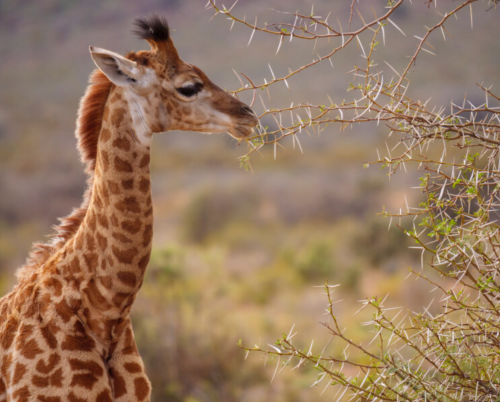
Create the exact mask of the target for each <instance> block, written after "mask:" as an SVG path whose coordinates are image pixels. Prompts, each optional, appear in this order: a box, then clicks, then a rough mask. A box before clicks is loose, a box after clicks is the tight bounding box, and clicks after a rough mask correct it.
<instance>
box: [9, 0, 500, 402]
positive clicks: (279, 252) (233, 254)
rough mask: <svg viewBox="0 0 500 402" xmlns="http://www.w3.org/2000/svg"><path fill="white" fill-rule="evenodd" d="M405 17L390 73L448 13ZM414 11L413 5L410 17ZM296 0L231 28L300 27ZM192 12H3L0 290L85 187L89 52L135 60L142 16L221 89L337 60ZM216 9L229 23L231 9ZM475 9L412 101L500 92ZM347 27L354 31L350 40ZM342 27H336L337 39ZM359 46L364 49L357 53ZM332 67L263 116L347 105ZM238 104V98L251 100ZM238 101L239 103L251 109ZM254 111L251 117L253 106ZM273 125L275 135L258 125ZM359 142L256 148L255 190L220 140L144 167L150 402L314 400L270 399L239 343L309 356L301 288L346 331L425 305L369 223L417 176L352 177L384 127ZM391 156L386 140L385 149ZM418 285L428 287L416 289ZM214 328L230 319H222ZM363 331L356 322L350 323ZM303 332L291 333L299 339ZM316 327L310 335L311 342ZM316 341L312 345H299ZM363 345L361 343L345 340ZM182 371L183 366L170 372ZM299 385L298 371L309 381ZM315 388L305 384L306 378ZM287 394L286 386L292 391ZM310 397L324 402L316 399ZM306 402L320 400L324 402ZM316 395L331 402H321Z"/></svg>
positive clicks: (294, 389)
mask: <svg viewBox="0 0 500 402" xmlns="http://www.w3.org/2000/svg"><path fill="white" fill-rule="evenodd" d="M350 3H351V2H348V1H345V0H336V1H327V0H322V1H317V2H315V6H314V10H315V14H316V15H322V16H325V17H326V15H327V14H328V13H329V12H330V11H331V12H332V16H331V17H330V18H331V20H330V21H332V20H334V19H335V18H338V19H339V20H341V21H347V20H348V19H349V12H350V9H349V7H350ZM386 3H387V1H386V0H367V1H361V2H359V3H358V6H359V9H360V12H361V13H362V14H364V15H366V16H367V17H368V16H370V15H372V8H373V9H374V10H376V12H377V13H379V14H381V13H382V12H383V6H384V5H385V4H386ZM414 3H419V4H413V5H412V4H410V3H408V4H405V6H404V7H403V8H402V9H401V10H400V11H398V12H397V13H396V14H395V15H394V20H395V21H396V22H397V24H398V26H400V27H401V28H402V29H403V30H404V31H405V33H406V36H403V35H401V34H400V33H399V32H398V31H397V30H396V29H395V28H393V27H390V26H388V27H387V28H386V31H387V35H386V46H385V47H381V48H379V50H378V52H379V53H378V54H377V56H376V58H377V60H378V62H379V63H380V64H381V67H380V68H384V69H387V66H386V65H385V64H384V63H383V60H386V61H388V62H389V63H390V64H391V65H393V66H394V67H395V68H398V67H401V66H402V65H403V63H405V62H407V60H408V58H405V57H402V55H405V56H406V55H411V54H412V53H413V52H414V49H415V45H416V44H417V43H418V42H417V39H415V38H414V37H413V35H417V36H421V35H423V34H425V27H424V26H425V25H427V26H430V24H431V23H432V21H437V20H438V19H439V18H440V17H439V15H438V14H437V12H438V11H439V12H441V13H443V12H445V11H446V9H447V7H448V5H447V4H440V5H439V6H440V7H441V8H438V9H437V10H436V9H434V6H432V7H431V8H428V7H427V5H425V4H423V1H420V2H419V1H417V2H414ZM420 3H422V4H420ZM311 4H312V3H311V2H306V1H301V0H287V1H285V0H279V1H278V0H275V1H264V0H240V1H239V3H238V5H237V6H236V8H235V12H236V13H237V14H238V15H240V16H243V15H246V18H247V20H249V21H253V20H254V18H255V15H257V17H258V21H259V23H260V22H261V21H268V22H270V21H271V20H273V19H279V20H283V19H284V18H287V17H286V16H282V15H277V14H275V13H274V12H273V11H271V10H270V8H274V9H278V10H289V11H295V10H300V11H301V12H304V13H305V14H309V13H310V11H311ZM204 5H205V2H204V1H194V0H189V1H180V0H168V1H165V0H163V1H160V0H158V1H156V0H146V1H141V2H134V1H130V0H126V1H117V0H108V1H105V2H102V1H96V0H90V1H85V2H73V1H63V0H47V1H45V0H44V1H43V2H34V1H31V2H18V1H13V0H3V1H0V54H1V55H2V56H1V60H2V62H1V63H0V83H1V84H0V194H1V197H0V291H1V292H2V294H3V293H5V292H7V291H8V289H10V287H11V285H12V283H13V272H14V270H15V268H16V267H17V266H19V265H20V264H22V263H23V261H24V259H25V257H26V256H27V253H28V250H29V248H30V245H31V243H32V242H33V241H35V240H41V239H43V236H44V235H46V234H49V233H50V226H51V225H52V224H54V223H56V219H57V217H60V216H64V215H66V214H68V213H69V212H70V210H71V208H73V207H75V206H77V205H79V203H80V200H81V196H82V193H83V189H84V182H85V177H84V175H83V172H82V166H81V164H80V162H79V157H78V154H77V152H76V147H75V145H76V141H75V138H74V135H73V132H74V129H75V117H76V111H77V107H78V102H79V99H80V97H81V96H82V95H83V93H84V91H85V88H86V85H87V79H88V76H89V75H90V72H91V71H92V70H93V69H94V64H93V62H92V60H91V58H90V55H89V52H88V46H89V45H94V46H99V47H103V48H107V49H110V50H113V51H116V52H118V53H122V54H124V53H126V52H127V51H129V50H140V49H147V44H146V43H144V42H143V41H139V40H138V39H136V38H134V36H133V35H131V34H130V30H131V27H132V25H131V24H132V21H133V19H134V18H135V17H137V16H141V15H145V14H148V13H151V12H157V13H161V14H164V15H165V16H167V18H168V20H169V23H170V25H171V28H172V30H173V39H174V42H175V44H176V46H177V48H178V49H179V53H180V55H181V57H182V58H183V59H185V60H187V61H189V62H192V63H193V64H196V65H198V66H199V67H200V68H202V69H203V70H204V71H205V72H206V73H207V75H208V76H209V77H210V78H211V79H212V80H213V81H214V82H216V83H217V84H218V85H220V86H221V87H223V88H227V89H236V88H237V87H238V86H239V82H238V80H237V78H236V76H235V75H234V73H233V71H232V69H233V68H234V69H235V70H236V71H237V72H244V73H245V74H247V75H248V76H249V77H254V78H256V79H258V81H259V82H261V81H262V80H263V79H264V78H267V79H268V80H269V78H270V77H271V72H270V70H269V66H268V64H270V65H271V66H272V69H273V71H274V74H276V75H277V76H278V75H281V74H283V73H284V72H286V71H287V69H288V68H289V67H290V68H297V67H299V66H300V65H302V64H306V63H308V62H309V61H311V60H312V58H313V57H315V56H314V55H315V53H319V54H323V53H325V51H326V50H328V49H329V48H330V47H331V45H328V44H318V46H317V47H314V43H311V42H306V41H304V42H301V43H298V42H297V41H295V42H293V43H286V42H285V43H284V44H283V46H282V48H281V49H280V52H279V53H278V55H276V54H275V53H276V48H277V45H278V41H277V40H276V41H275V42H274V43H273V42H272V41H269V39H268V37H266V36H263V35H260V34H259V33H256V34H255V36H254V38H253V39H252V43H251V44H250V45H249V46H247V43H248V41H249V37H250V34H251V31H250V30H248V29H244V28H243V27H240V26H238V25H235V26H234V28H233V29H232V30H231V31H230V22H229V21H226V20H225V19H224V17H223V16H217V17H215V18H214V19H213V20H210V18H211V17H212V15H213V12H212V11H206V10H205V9H204ZM226 6H228V7H229V6H230V5H229V4H226ZM486 8H487V7H486V2H484V4H482V5H481V6H478V7H475V9H474V10H475V14H474V29H473V30H471V27H470V19H468V18H464V15H462V16H461V18H459V19H458V20H457V21H454V22H453V23H452V24H449V25H448V26H447V27H446V28H447V30H448V32H449V33H450V37H449V38H448V40H447V41H443V38H442V37H440V36H439V35H438V34H436V35H435V36H433V37H432V38H431V43H432V45H433V46H434V47H435V48H436V49H435V52H436V53H437V54H438V57H434V56H432V55H429V54H423V55H421V56H420V58H419V59H418V62H417V65H416V68H415V71H414V72H413V73H412V75H411V79H412V87H411V90H410V92H411V93H410V95H411V96H414V97H416V98H418V99H421V100H423V101H426V100H427V99H428V98H429V97H432V100H431V104H432V103H433V104H435V105H437V106H438V105H444V106H446V107H448V105H449V102H450V100H453V101H455V102H457V103H462V101H463V98H464V96H465V94H467V99H468V100H470V101H471V102H472V103H480V102H482V101H483V98H482V95H479V94H480V91H478V90H477V89H476V88H475V83H476V82H482V83H484V84H485V85H487V86H489V85H493V84H494V85H495V87H498V84H499V83H500V76H499V74H498V66H499V65H500V52H499V51H498V45H497V42H498V40H497V37H498V36H497V34H498V33H499V31H500V26H499V24H498V13H499V11H497V10H491V11H489V12H486V11H485V10H486ZM359 24H360V21H359V18H355V19H354V22H353V28H354V27H355V26H359ZM346 28H347V26H345V27H344V29H346ZM366 40H367V41H368V40H369V38H368V36H367V37H366ZM328 46H330V47H328ZM332 62H333V66H334V68H333V69H332V67H331V66H330V65H329V64H328V63H326V64H325V65H319V66H317V67H315V68H314V69H311V71H308V72H306V73H305V74H302V75H298V76H296V77H294V78H293V79H291V80H290V81H289V84H290V88H291V89H290V91H288V90H287V88H286V87H285V86H284V85H283V86H281V87H277V88H273V89H272V101H270V100H269V99H268V98H267V95H266V93H265V92H262V98H263V100H264V102H265V103H266V105H267V106H271V107H273V106H274V107H277V106H282V105H289V104H290V103H291V102H292V101H293V102H295V103H297V102H298V101H300V100H303V101H304V100H307V101H311V102H315V103H318V104H322V103H328V100H327V97H326V95H327V94H329V95H330V96H331V97H332V99H333V100H334V102H341V101H342V99H348V97H349V96H351V95H350V94H348V93H347V92H346V89H347V88H348V84H349V82H350V80H351V76H350V75H346V74H345V73H346V72H347V71H349V70H351V69H352V68H353V65H354V63H362V58H360V56H359V49H357V48H356V45H352V46H350V47H349V48H347V49H346V50H345V51H343V52H341V53H339V55H338V57H337V56H335V57H333V58H332ZM245 96H246V98H245ZM245 96H244V98H245V99H246V100H247V101H250V99H249V98H248V96H247V95H245ZM255 109H256V111H257V112H259V113H260V112H262V105H261V104H260V101H257V102H256V104H255ZM263 124H264V125H270V126H272V125H273V124H274V123H273V121H272V119H267V120H265V121H263ZM368 127H369V126H364V127H360V128H359V131H354V130H348V131H346V132H344V133H342V134H339V133H338V127H335V126H330V127H328V128H327V130H325V131H324V132H323V133H322V134H321V135H320V136H315V135H311V136H308V135H307V133H303V135H302V136H301V143H302V148H303V149H304V151H305V153H304V155H301V153H300V151H299V150H298V149H295V150H294V149H293V148H292V146H291V143H288V144H286V143H285V145H286V146H287V148H286V149H285V150H282V149H279V150H278V157H277V159H276V160H274V158H273V150H272V149H267V150H265V151H264V152H263V157H262V158H261V157H260V156H256V157H254V159H253V160H252V165H253V171H254V173H253V174H252V173H249V172H246V171H244V170H243V169H240V168H239V167H238V161H237V157H238V156H240V155H242V154H243V153H244V150H243V149H238V147H237V143H236V141H235V140H233V139H231V138H229V137H228V136H225V135H217V136H204V135H201V134H196V133H186V132H172V133H168V134H162V135H158V136H157V138H155V140H154V149H153V157H152V168H153V194H154V204H155V205H154V208H155V215H156V221H155V225H156V227H155V239H154V242H155V251H154V255H153V259H152V263H151V267H150V270H149V272H148V274H147V279H146V283H145V285H144V289H143V291H142V292H141V296H140V299H139V301H138V304H137V306H135V308H134V322H135V325H136V330H137V334H138V341H139V344H140V347H141V351H142V353H143V355H144V357H145V362H146V366H147V368H148V372H150V375H151V376H152V380H153V383H154V386H155V395H156V396H155V397H156V398H157V399H155V400H158V401H160V400H162V401H164V400H168V401H179V402H181V401H183V402H196V401H200V402H201V401H250V400H252V401H255V400H263V399H264V398H272V400H273V401H297V402H299V401H305V400H310V399H311V395H312V394H311V393H310V392H316V391H305V389H306V388H307V387H308V386H309V385H310V383H309V384H302V383H297V382H296V380H295V379H294V378H293V377H289V376H291V374H287V375H285V376H284V377H283V378H282V379H281V380H275V382H274V383H273V385H272V386H269V384H268V382H269V379H270V376H271V375H272V371H273V370H274V366H273V367H270V368H269V370H268V371H270V373H271V375H267V374H266V373H267V372H266V371H262V370H261V368H260V367H261V366H260V364H261V363H262V362H247V363H243V353H242V352H241V351H240V350H239V349H238V348H237V346H236V342H237V340H238V338H241V337H244V338H245V339H247V340H248V341H249V342H254V343H257V342H259V339H261V338H262V337H263V336H266V337H267V338H269V339H265V340H262V339H261V340H262V343H263V344H264V345H265V344H266V343H268V342H271V343H272V341H273V337H274V335H279V333H280V331H282V330H283V328H285V327H287V328H289V327H291V326H292V324H294V323H297V328H299V329H300V330H301V331H303V332H304V331H306V332H307V335H308V339H310V338H312V337H313V335H314V336H317V337H319V339H321V337H322V336H324V335H322V334H321V332H320V329H319V328H318V326H317V322H318V321H320V320H321V311H322V308H323V305H324V303H325V301H324V300H322V299H321V296H320V292H319V291H317V289H313V288H312V286H313V285H321V284H323V283H324V281H325V279H329V280H330V283H342V284H343V286H342V287H341V289H343V290H341V292H343V293H342V294H343V295H344V296H345V299H346V300H347V303H348V306H346V307H345V310H343V311H341V312H340V315H341V316H343V317H345V318H346V317H349V316H350V315H351V313H352V312H353V311H355V310H357V306H356V305H355V304H354V303H350V305H349V302H353V301H355V300H359V299H360V298H363V297H365V296H369V295H372V294H375V293H379V294H382V293H384V292H385V293H387V292H389V291H390V292H391V294H392V295H393V296H394V297H395V300H396V301H399V302H401V303H404V304H405V305H408V306H409V307H411V306H412V305H417V304H418V305H420V304H421V303H424V302H425V300H427V299H428V295H427V293H426V292H427V290H426V289H425V288H424V287H420V285H415V284H411V285H409V284H407V283H404V282H402V278H403V277H404V276H405V274H406V271H404V268H405V267H406V266H408V265H411V266H414V265H417V266H418V265H420V256H419V255H414V254H412V253H411V252H409V251H408V250H407V248H406V246H407V245H408V244H407V242H406V238H405V237H404V236H403V235H402V234H401V233H400V232H398V231H396V230H395V229H394V230H392V229H391V231H387V225H388V223H387V222H386V221H384V220H383V219H382V218H380V217H377V216H375V213H376V212H380V211H381V210H382V205H385V206H386V207H387V208H389V209H391V208H392V209H393V210H394V209H399V208H400V207H402V206H404V205H405V195H406V196H407V198H408V200H409V201H410V203H416V202H417V200H418V199H419V196H420V195H419V192H418V191H417V190H409V187H412V186H415V185H416V184H415V183H416V181H417V180H416V179H417V177H418V172H408V173H407V174H405V173H400V174H398V175H396V176H394V177H392V178H391V180H390V181H389V180H387V178H386V177H385V176H384V174H383V173H382V172H380V171H378V170H377V169H373V168H370V169H363V167H362V165H363V163H364V162H367V161H370V160H374V159H376V148H380V149H385V148H386V144H385V141H386V140H387V138H386V133H385V128H384V127H379V128H377V127H376V126H373V127H370V129H368ZM389 141H390V140H389ZM422 286H423V285H422ZM221 312H224V313H223V314H222V313H221ZM362 318H363V317H360V319H362ZM299 319H301V320H302V322H301V323H298V320H299ZM311 327H313V328H317V330H318V331H317V332H318V334H316V333H315V334H311V333H310V331H311ZM309 335H311V336H309ZM357 335H359V336H360V337H363V336H365V334H362V333H360V334H357ZM181 363H182V364H181ZM306 370H307V369H306ZM311 375H312V376H313V374H311ZM290 384H293V385H290ZM318 394H319V392H318ZM314 395H316V398H317V399H315V400H323V399H319V396H317V394H314ZM326 397H327V394H325V399H324V400H327V398H326Z"/></svg>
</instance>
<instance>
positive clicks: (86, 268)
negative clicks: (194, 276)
mask: <svg viewBox="0 0 500 402" xmlns="http://www.w3.org/2000/svg"><path fill="white" fill-rule="evenodd" d="M135 33H136V34H137V35H139V36H140V37H141V38H143V39H145V40H147V41H148V43H149V44H150V47H151V50H149V51H139V52H131V53H129V54H127V55H126V56H125V57H123V56H120V55H119V54H117V53H114V52H111V51H109V50H105V49H101V48H98V47H90V52H91V56H92V59H93V60H94V62H95V64H96V65H97V67H98V69H97V70H95V71H94V72H93V73H92V75H91V78H90V85H89V87H88V88H87V91H86V93H85V95H84V97H83V98H82V101H81V103H80V108H79V112H78V120H77V129H76V136H77V138H78V148H79V150H80V153H81V157H82V160H83V162H84V163H85V164H86V172H87V174H88V188H87V191H86V192H85V195H84V199H83V202H82V204H81V206H80V207H79V208H77V209H75V210H74V211H73V212H72V213H71V214H70V215H69V216H68V217H66V218H64V219H62V221H61V224H60V225H59V226H58V227H57V228H56V230H57V232H56V234H55V236H54V237H53V241H52V242H51V243H49V244H37V245H35V247H34V250H33V251H32V253H31V255H30V257H29V259H28V261H27V263H26V265H25V266H24V267H22V268H21V269H19V270H18V273H17V276H18V284H17V285H16V286H15V287H14V289H13V290H12V291H11V292H10V293H9V294H7V295H6V296H4V297H3V298H2V299H0V402H7V401H8V402H10V401H16V402H26V401H45V402H65V401H68V402H86V401H89V402H90V401H98V402H111V401H113V402H125V401H127V402H130V401H149V400H150V394H151V385H150V382H149V380H148V378H147V376H146V373H145V369H144V364H143V362H142V360H141V357H140V356H139V353H138V351H137V346H136V344H135V341H134V334H133V330H132V325H131V322H130V316H129V315H130V309H131V306H132V304H133V302H134V300H135V297H136V295H137V292H138V291H139V289H140V287H141V285H142V282H143V278H144V273H145V270H146V267H147V265H148V262H149V257H150V254H151V242H152V236H153V209H152V201H151V184H150V169H149V159H150V146H151V140H152V136H153V133H159V132H164V131H169V130H190V131H199V132H204V133H221V132H228V133H229V134H231V135H232V136H233V137H235V138H247V137H248V136H250V135H251V134H252V129H253V127H255V126H256V124H257V123H258V120H257V117H256V115H255V114H254V113H253V111H252V110H251V109H250V108H249V107H248V106H247V105H245V104H244V103H242V102H240V101H239V100H238V99H236V98H234V97H233V96H231V95H229V94H227V93H226V92H225V91H223V90H222V89H221V88H219V87H217V86H216V85H215V84H213V83H212V82H211V81H210V80H209V79H208V77H207V76H206V75H205V74H204V73H203V71H201V70H200V69H199V68H198V67H196V66H194V65H191V64H189V63H186V62H184V61H183V60H181V59H180V57H179V55H178V53H177V50H176V49H175V47H174V44H173V42H172V39H171V37H170V32H169V29H168V25H167V22H166V21H165V20H164V19H163V18H162V17H159V16H151V17H148V18H142V19H138V20H136V30H135Z"/></svg>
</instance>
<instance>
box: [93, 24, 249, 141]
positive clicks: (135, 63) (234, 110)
mask: <svg viewBox="0 0 500 402" xmlns="http://www.w3.org/2000/svg"><path fill="white" fill-rule="evenodd" d="M135 24H136V27H137V29H136V30H135V31H134V33H135V34H137V35H138V36H139V37H141V38H143V39H145V40H147V41H148V43H149V45H150V46H151V50H149V51H140V52H131V53H129V54H127V56H126V57H122V56H120V55H119V54H116V53H114V52H111V51H109V50H105V49H100V48H97V47H92V46H91V47H90V52H91V55H92V58H93V60H94V62H95V64H96V65H97V67H98V68H99V69H100V70H101V71H102V72H103V73H104V74H105V75H106V76H107V77H108V79H109V80H110V81H111V82H112V83H113V84H115V85H116V86H117V87H120V89H121V91H122V96H123V97H124V98H125V100H126V101H127V102H128V104H129V109H130V110H131V113H132V114H136V115H137V116H136V117H137V120H138V121H141V122H142V124H143V125H144V126H146V127H147V128H148V129H149V130H150V132H151V133H155V132H164V131H170V130H189V131H199V132H203V133H222V132H228V133H229V134H230V135H232V136H233V137H235V138H238V139H241V138H246V137H249V136H250V135H251V134H252V129H253V127H255V126H256V125H257V123H258V119H257V117H256V115H255V113H254V112H253V111H252V109H250V108H249V107H248V106H247V105H245V104H244V103H243V102H240V101H239V100H238V99H236V98H235V97H233V96H231V95H229V94H228V93H227V92H225V91H224V90H222V89H221V88H219V87H218V86H217V85H215V84H214V83H213V82H212V81H210V79H209V78H208V77H207V76H206V75H205V73H203V71H202V70H200V69H199V68H198V67H196V66H194V65H192V64H189V63H187V62H185V61H183V60H181V58H180V57H179V55H178V53H177V50H176V48H175V47H174V44H173V42H172V39H171V37H170V33H169V28H168V25H167V22H166V20H165V19H163V18H162V17H159V16H152V17H149V18H140V19H137V20H136V22H135Z"/></svg>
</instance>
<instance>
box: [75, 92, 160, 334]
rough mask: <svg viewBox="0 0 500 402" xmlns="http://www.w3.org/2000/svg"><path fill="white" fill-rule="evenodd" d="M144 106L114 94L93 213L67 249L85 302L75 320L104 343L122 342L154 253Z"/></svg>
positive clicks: (103, 138)
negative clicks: (125, 323)
mask: <svg viewBox="0 0 500 402" xmlns="http://www.w3.org/2000/svg"><path fill="white" fill-rule="evenodd" d="M139 107H140V105H136V104H134V103H133V102H132V100H131V99H130V98H127V95H126V94H124V93H123V90H122V89H121V88H118V87H114V88H113V89H112V91H111V93H110V95H109V98H108V101H107V103H106V108H105V111H104V117H103V124H102V129H101V133H100V137H99V143H98V152H97V161H96V168H95V176H94V183H93V190H92V198H91V200H90V205H89V209H88V211H87V214H86V216H85V219H84V221H83V222H82V225H81V226H80V228H79V230H78V232H77V233H76V235H75V237H74V238H73V239H72V241H71V244H70V245H69V247H70V248H73V250H71V251H72V252H71V251H70V252H69V253H68V255H73V257H71V259H70V261H67V262H68V263H69V271H70V272H68V275H70V276H71V278H72V280H73V281H74V282H75V283H74V288H76V289H77V292H78V293H79V295H80V297H81V306H82V307H81V308H80V309H79V311H78V312H77V314H78V316H79V317H80V319H82V320H83V321H84V322H85V323H86V324H87V325H88V326H89V327H90V329H91V331H92V332H93V333H94V334H95V335H96V336H97V337H98V338H99V339H101V340H102V341H104V342H112V341H113V339H115V338H116V337H117V336H119V334H117V333H115V332H116V328H118V327H120V326H119V323H120V322H122V321H123V320H124V318H126V317H128V314H129V312H130V307H131V305H132V303H133V301H134V300H135V296H136V294H137V292H138V291H139V288H140V287H141V285H142V282H143V278H144V272H145V269H146V266H147V264H148V262H149V257H150V254H151V240H152V233H153V232H152V228H153V209H152V201H151V185H150V169H149V158H150V148H149V141H150V140H151V135H152V133H151V132H148V126H147V123H146V122H145V120H144V119H143V117H142V116H141V113H142V111H141V109H139ZM133 108H135V109H133ZM75 297H77V296H75Z"/></svg>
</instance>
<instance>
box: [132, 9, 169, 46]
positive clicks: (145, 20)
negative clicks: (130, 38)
mask: <svg viewBox="0 0 500 402" xmlns="http://www.w3.org/2000/svg"><path fill="white" fill-rule="evenodd" d="M134 25H135V26H136V27H137V28H136V29H135V30H134V31H133V33H134V34H136V35H137V36H138V37H139V38H142V39H146V40H152V41H154V42H163V41H167V40H168V38H169V36H170V32H169V29H168V23H167V20H166V19H165V17H162V16H160V15H157V14H153V15H150V16H149V17H141V18H137V19H136V20H135V21H134Z"/></svg>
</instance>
